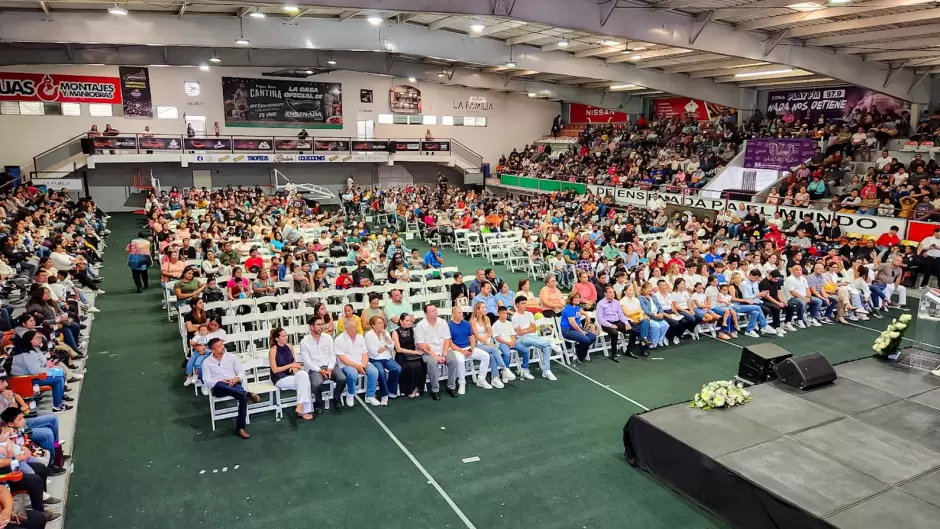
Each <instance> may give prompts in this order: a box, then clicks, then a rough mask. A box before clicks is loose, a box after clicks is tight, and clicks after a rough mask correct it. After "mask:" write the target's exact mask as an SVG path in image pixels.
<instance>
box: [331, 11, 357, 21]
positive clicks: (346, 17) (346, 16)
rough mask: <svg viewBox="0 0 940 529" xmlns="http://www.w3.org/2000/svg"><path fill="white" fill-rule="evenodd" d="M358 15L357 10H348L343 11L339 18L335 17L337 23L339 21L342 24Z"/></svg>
mask: <svg viewBox="0 0 940 529" xmlns="http://www.w3.org/2000/svg"><path fill="white" fill-rule="evenodd" d="M358 14H359V10H358V9H348V10H346V11H343V12H342V13H340V14H339V16H337V17H336V20H338V21H340V22H344V21H346V20H349V19H350V18H352V17H354V16H356V15H358Z"/></svg>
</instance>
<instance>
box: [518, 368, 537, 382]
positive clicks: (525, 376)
mask: <svg viewBox="0 0 940 529" xmlns="http://www.w3.org/2000/svg"><path fill="white" fill-rule="evenodd" d="M519 378H521V379H522V380H535V377H533V376H532V373H530V372H529V370H528V369H520V370H519Z"/></svg>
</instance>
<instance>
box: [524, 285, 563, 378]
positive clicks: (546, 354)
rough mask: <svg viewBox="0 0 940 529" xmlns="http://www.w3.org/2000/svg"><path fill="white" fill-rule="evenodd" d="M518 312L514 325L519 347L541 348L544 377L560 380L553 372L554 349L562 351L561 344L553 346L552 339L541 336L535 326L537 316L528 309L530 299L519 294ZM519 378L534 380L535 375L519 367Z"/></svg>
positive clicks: (540, 354) (540, 357)
mask: <svg viewBox="0 0 940 529" xmlns="http://www.w3.org/2000/svg"><path fill="white" fill-rule="evenodd" d="M515 302H516V313H515V314H513V316H512V326H513V328H514V329H515V331H516V345H517V346H519V347H526V348H534V349H538V350H539V359H540V360H541V366H542V378H546V379H548V380H558V379H557V378H555V375H554V374H553V373H552V364H551V362H552V349H553V348H555V349H556V350H557V351H558V352H559V353H561V345H558V344H556V345H555V346H554V347H553V346H552V341H551V340H549V339H548V338H545V337H544V336H539V331H538V327H536V326H535V316H533V315H532V313H531V312H529V311H527V310H526V303H527V302H528V299H527V298H526V297H525V296H517V297H516V299H515ZM519 378H520V379H523V380H526V379H528V380H532V379H533V378H535V377H533V376H532V374H531V373H529V370H528V369H522V368H520V369H519Z"/></svg>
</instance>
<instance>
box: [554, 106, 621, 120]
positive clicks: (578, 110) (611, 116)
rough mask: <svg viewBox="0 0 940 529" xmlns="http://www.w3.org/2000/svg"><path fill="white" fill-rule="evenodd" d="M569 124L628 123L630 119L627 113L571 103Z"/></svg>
mask: <svg viewBox="0 0 940 529" xmlns="http://www.w3.org/2000/svg"><path fill="white" fill-rule="evenodd" d="M568 117H569V118H571V119H570V121H569V123H626V122H627V121H628V120H629V117H628V116H627V114H626V113H625V112H618V111H616V110H610V109H607V108H597V107H592V106H591V105H582V104H581V103H571V112H570V114H569V116H568Z"/></svg>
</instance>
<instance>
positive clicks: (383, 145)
mask: <svg viewBox="0 0 940 529" xmlns="http://www.w3.org/2000/svg"><path fill="white" fill-rule="evenodd" d="M352 150H354V151H364V152H377V151H378V152H387V151H388V142H387V141H374V140H369V141H354V142H353V143H352Z"/></svg>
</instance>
